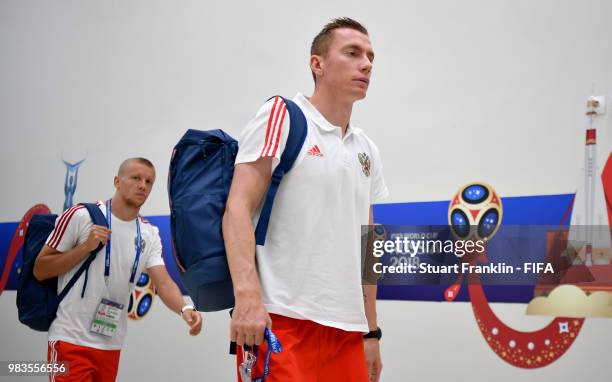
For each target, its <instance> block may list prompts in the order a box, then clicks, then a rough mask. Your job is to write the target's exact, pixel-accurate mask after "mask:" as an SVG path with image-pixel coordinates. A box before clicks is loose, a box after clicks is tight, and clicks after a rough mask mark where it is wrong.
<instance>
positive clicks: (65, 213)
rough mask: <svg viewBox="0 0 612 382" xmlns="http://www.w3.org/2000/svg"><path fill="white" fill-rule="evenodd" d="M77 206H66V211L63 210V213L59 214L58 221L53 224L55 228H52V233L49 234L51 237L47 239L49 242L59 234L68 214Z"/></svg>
mask: <svg viewBox="0 0 612 382" xmlns="http://www.w3.org/2000/svg"><path fill="white" fill-rule="evenodd" d="M78 206H79V205H78V204H75V205H74V206H72V207H70V208H68V209H67V210H66V211H64V213H62V216H60V218H59V221H58V222H57V224H56V225H55V228H54V229H53V235H52V236H51V239H50V240H49V243H51V242H52V241H53V240H55V238H56V237H57V235H58V234H59V231H60V227H61V226H62V224H63V223H64V222H65V221H66V219H67V218H68V215H69V214H71V213H72V212H73V210H75V209H76V208H77V207H78Z"/></svg>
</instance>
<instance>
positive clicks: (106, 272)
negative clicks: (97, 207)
mask: <svg viewBox="0 0 612 382" xmlns="http://www.w3.org/2000/svg"><path fill="white" fill-rule="evenodd" d="M111 212H112V207H111V199H109V200H108V201H107V202H106V224H107V225H108V229H112V228H111V220H112V218H111V216H112V213H111ZM111 236H112V235H111ZM111 236H109V237H108V240H107V241H106V259H105V261H104V282H105V283H106V285H107V286H108V278H109V276H110V251H111ZM141 244H142V236H141V234H140V221H139V219H138V216H137V217H136V258H135V259H134V265H133V266H132V274H131V276H130V284H133V283H134V278H135V277H136V269H137V268H138V261H139V260H140V253H141V250H142V248H141Z"/></svg>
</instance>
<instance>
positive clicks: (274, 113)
mask: <svg viewBox="0 0 612 382" xmlns="http://www.w3.org/2000/svg"><path fill="white" fill-rule="evenodd" d="M294 101H295V102H296V103H297V104H298V106H299V107H300V109H301V110H302V111H303V112H304V114H305V116H306V119H307V121H308V135H307V137H306V141H305V142H304V146H303V147H302V150H301V152H300V154H299V155H298V158H297V160H296V162H295V164H294V165H293V168H292V169H291V171H290V172H289V173H287V175H285V176H284V177H283V180H282V182H281V184H280V187H279V190H278V193H277V194H276V198H275V200H274V206H273V208H272V214H271V217H270V223H269V226H268V232H267V235H266V243H265V246H257V249H256V253H257V267H258V272H259V276H260V280H261V284H262V290H263V300H264V304H265V306H266V308H267V309H268V311H269V312H271V313H276V314H280V315H283V316H287V317H292V318H298V319H307V320H311V321H314V322H317V323H319V324H322V325H326V326H331V327H336V328H340V329H343V330H347V331H361V332H367V331H368V326H367V320H366V317H365V311H364V305H363V292H362V288H361V286H362V282H361V280H362V279H361V277H362V273H361V248H360V245H361V226H362V225H367V224H368V222H369V209H370V205H372V204H373V203H376V202H378V201H379V200H381V199H382V198H384V197H386V196H387V194H388V191H387V187H386V185H385V182H384V179H383V172H382V162H381V159H380V155H379V153H378V149H377V148H376V146H375V145H374V143H373V142H372V141H371V140H370V139H369V138H368V137H367V136H366V135H365V133H364V132H363V131H362V130H361V129H359V128H357V127H355V126H352V125H351V126H349V129H348V131H347V133H346V135H345V136H344V137H342V131H341V129H340V128H339V127H337V126H333V125H332V124H330V123H329V122H328V121H327V120H326V119H325V118H324V117H323V116H322V115H321V114H320V113H319V112H318V111H317V110H316V109H315V108H314V106H312V104H311V103H310V101H309V100H308V99H307V98H306V97H304V96H303V95H301V94H298V95H297V96H296V97H295V98H294ZM289 126H290V120H289V113H288V112H286V109H285V106H284V102H283V101H282V99H281V98H278V97H277V98H275V99H272V100H270V101H268V102H267V103H266V104H265V105H264V106H263V107H262V108H261V109H260V110H259V111H258V112H257V115H256V116H255V117H254V118H253V119H252V120H251V121H250V122H249V124H248V125H247V127H246V129H245V130H244V131H243V133H242V135H241V138H240V140H239V143H240V148H239V151H238V156H237V158H236V164H238V163H245V162H253V161H256V160H257V159H259V158H260V157H274V160H273V167H275V166H276V165H278V163H279V161H280V157H281V154H282V152H283V150H284V148H285V143H286V141H287V136H288V132H289ZM258 219H259V213H257V214H256V216H255V218H254V221H253V224H254V226H255V225H256V224H257V221H258Z"/></svg>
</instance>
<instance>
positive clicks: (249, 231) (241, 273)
mask: <svg viewBox="0 0 612 382" xmlns="http://www.w3.org/2000/svg"><path fill="white" fill-rule="evenodd" d="M223 238H224V241H225V250H226V253H227V262H228V265H229V269H230V273H231V275H232V283H233V285H234V295H235V297H236V298H237V299H238V298H240V297H255V298H261V286H260V284H259V277H258V275H257V268H256V266H255V234H254V230H253V225H252V223H251V217H250V215H249V214H248V211H246V210H243V211H240V210H238V211H236V210H232V209H229V208H228V210H227V211H226V213H225V215H224V216H223Z"/></svg>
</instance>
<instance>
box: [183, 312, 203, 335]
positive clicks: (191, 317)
mask: <svg viewBox="0 0 612 382" xmlns="http://www.w3.org/2000/svg"><path fill="white" fill-rule="evenodd" d="M181 316H182V317H183V320H185V322H186V323H187V325H189V334H190V335H192V336H196V335H198V333H200V330H202V316H201V315H200V312H197V311H195V310H192V309H186V310H185V312H184V313H183V314H182V315H181Z"/></svg>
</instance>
